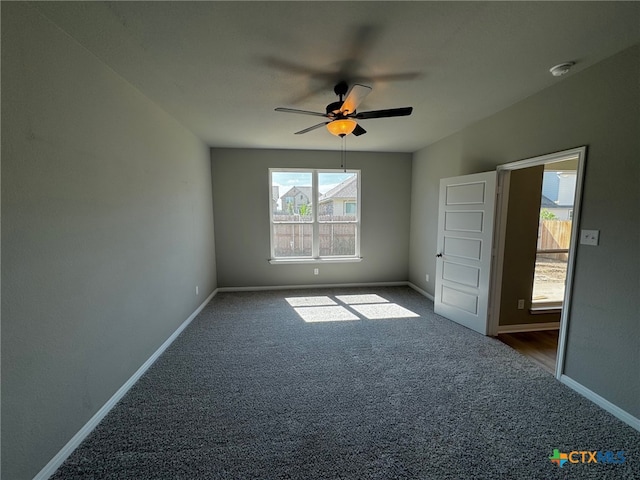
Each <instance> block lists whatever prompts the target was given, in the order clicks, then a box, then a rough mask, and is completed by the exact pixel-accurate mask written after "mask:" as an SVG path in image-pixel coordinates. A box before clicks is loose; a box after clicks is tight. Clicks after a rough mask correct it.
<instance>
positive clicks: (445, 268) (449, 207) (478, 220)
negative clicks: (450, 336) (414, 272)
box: [434, 172, 496, 335]
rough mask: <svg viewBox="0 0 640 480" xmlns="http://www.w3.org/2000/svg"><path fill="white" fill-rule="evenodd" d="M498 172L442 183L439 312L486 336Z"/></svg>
mask: <svg viewBox="0 0 640 480" xmlns="http://www.w3.org/2000/svg"><path fill="white" fill-rule="evenodd" d="M495 199H496V172H485V173H477V174H473V175H465V176H462V177H453V178H443V179H441V180H440V204H439V210H438V246H437V250H438V251H437V254H436V257H437V258H436V290H435V295H434V310H435V312H436V313H437V314H439V315H442V316H443V317H446V318H448V319H450V320H453V321H454V322H457V323H459V324H461V325H464V326H465V327H468V328H470V329H472V330H475V331H476V332H479V333H482V334H483V335H487V333H488V322H487V312H488V305H489V283H490V270H491V250H492V240H493V217H494V207H495Z"/></svg>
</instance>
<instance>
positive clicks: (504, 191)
mask: <svg viewBox="0 0 640 480" xmlns="http://www.w3.org/2000/svg"><path fill="white" fill-rule="evenodd" d="M586 155H587V147H586V146H582V147H577V148H573V149H570V150H563V151H561V152H555V153H550V154H547V155H541V156H538V157H533V158H527V159H525V160H519V161H516V162H510V163H505V164H503V165H498V167H497V168H496V171H497V194H498V198H497V201H496V214H495V220H494V222H495V223H494V239H493V258H492V262H491V272H492V273H491V289H490V292H491V293H492V295H491V296H490V298H489V324H488V334H489V335H491V336H497V335H498V326H499V321H500V297H501V285H502V267H503V261H504V247H505V239H506V223H507V210H508V204H509V179H510V174H511V172H512V171H513V170H519V169H522V168H528V167H534V166H538V165H545V164H547V163H555V162H560V161H563V160H573V159H576V160H577V161H578V169H577V172H576V190H575V196H574V204H573V223H572V225H571V244H570V245H569V258H568V260H567V277H566V283H565V292H564V299H563V305H562V314H561V316H560V334H559V338H558V353H557V358H556V370H555V376H556V378H557V379H560V377H561V376H562V375H563V373H564V360H565V350H566V336H567V331H568V327H569V314H570V311H571V297H572V289H573V275H574V267H575V260H576V249H577V244H578V238H579V235H578V232H579V228H580V220H581V215H580V211H581V199H582V186H583V183H584V171H585V161H586Z"/></svg>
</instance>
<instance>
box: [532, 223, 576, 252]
mask: <svg viewBox="0 0 640 480" xmlns="http://www.w3.org/2000/svg"><path fill="white" fill-rule="evenodd" d="M570 240H571V220H542V221H541V222H540V230H539V233H538V250H539V251H540V250H543V251H548V255H554V258H557V259H558V260H567V258H568V254H567V253H566V252H558V253H553V250H569V242H570Z"/></svg>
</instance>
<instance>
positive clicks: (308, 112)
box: [275, 107, 327, 117]
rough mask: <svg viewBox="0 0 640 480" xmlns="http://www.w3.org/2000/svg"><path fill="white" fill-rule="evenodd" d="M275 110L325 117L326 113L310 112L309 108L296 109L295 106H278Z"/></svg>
mask: <svg viewBox="0 0 640 480" xmlns="http://www.w3.org/2000/svg"><path fill="white" fill-rule="evenodd" d="M275 110H276V112H285V113H301V114H303V115H315V116H316V117H326V116H327V114H326V113H320V112H310V111H309V110H298V109H296V108H284V107H278V108H276V109H275Z"/></svg>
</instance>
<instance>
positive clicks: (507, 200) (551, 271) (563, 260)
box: [489, 147, 586, 378]
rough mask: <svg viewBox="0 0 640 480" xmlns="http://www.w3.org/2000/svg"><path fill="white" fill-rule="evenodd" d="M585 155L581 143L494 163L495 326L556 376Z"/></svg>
mask: <svg viewBox="0 0 640 480" xmlns="http://www.w3.org/2000/svg"><path fill="white" fill-rule="evenodd" d="M585 155H586V148H585V147H581V148H577V149H572V150H567V151H564V152H558V153H554V154H549V155H543V156H540V157H535V158H531V159H527V160H522V161H518V162H513V163H508V164H505V165H501V166H499V167H498V168H497V175H498V180H497V181H498V202H497V210H496V224H495V229H494V232H495V236H494V243H495V247H496V248H495V257H494V259H493V266H492V267H493V268H492V270H493V275H492V289H491V291H492V294H493V295H492V299H491V301H490V304H491V307H490V313H491V314H490V320H489V329H490V334H491V335H493V336H496V337H498V339H500V340H502V341H503V342H504V343H506V344H508V345H510V346H511V347H512V348H515V349H516V350H519V351H520V352H521V353H523V354H525V355H527V356H529V357H531V358H532V359H533V360H534V361H537V362H538V363H540V364H541V365H542V366H543V367H544V368H546V369H547V370H549V371H552V373H554V374H555V376H556V377H557V378H559V377H560V375H562V373H563V366H564V365H563V364H564V346H565V340H566V332H567V326H568V325H567V322H568V318H569V310H570V308H571V283H572V277H573V266H574V262H575V250H576V248H575V244H576V239H577V238H578V234H577V232H578V222H579V214H580V196H581V189H582V182H583V175H584V161H585ZM545 179H547V184H546V185H545V186H543V181H544V180H545ZM514 232H515V233H514Z"/></svg>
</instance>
